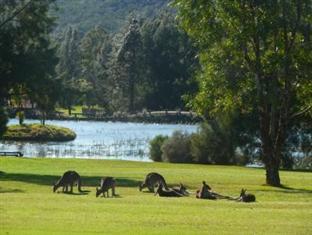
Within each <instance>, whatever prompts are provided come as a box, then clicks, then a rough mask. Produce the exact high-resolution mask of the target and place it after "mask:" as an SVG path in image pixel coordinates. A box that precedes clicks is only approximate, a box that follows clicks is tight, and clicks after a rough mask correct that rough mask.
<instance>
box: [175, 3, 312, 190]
mask: <svg viewBox="0 0 312 235" xmlns="http://www.w3.org/2000/svg"><path fill="white" fill-rule="evenodd" d="M174 5H175V6H176V7H177V8H178V14H179V19H180V20H181V23H182V25H183V27H184V29H185V30H186V31H187V32H188V34H189V35H190V36H191V37H192V39H193V40H194V42H195V43H196V45H197V46H198V47H199V49H200V62H201V66H202V69H201V72H200V73H199V75H198V80H199V84H200V91H199V92H198V94H197V96H196V97H195V98H194V99H193V100H192V101H191V104H192V106H193V108H194V109H196V110H197V111H198V112H199V113H201V114H203V115H205V116H206V117H213V116H216V115H220V113H222V112H228V111H232V110H235V109H239V110H240V111H241V112H242V113H250V112H253V111H256V112H257V114H258V120H259V126H258V128H259V133H260V139H261V143H262V145H261V149H262V154H263V161H264V163H265V166H266V182H267V183H268V184H271V185H275V186H279V185H280V178H279V172H278V169H279V166H280V161H281V154H282V149H283V147H284V145H285V140H286V138H287V133H288V130H289V128H290V126H291V125H292V123H293V122H295V121H296V120H298V118H299V117H302V116H305V117H306V118H307V119H309V120H311V117H312V89H311V72H312V71H311V70H312V69H311V68H312V66H311V65H312V53H311V52H312V50H311V49H312V48H311V47H312V46H311V23H312V16H311V13H312V6H311V5H312V4H311V1H310V0H286V1H269V0H267V1H253V0H251V1H241V0H234V1H230V0H226V1H223V0H222V1H221V0H220V1H218V0H217V1H190V0H176V1H174Z"/></svg>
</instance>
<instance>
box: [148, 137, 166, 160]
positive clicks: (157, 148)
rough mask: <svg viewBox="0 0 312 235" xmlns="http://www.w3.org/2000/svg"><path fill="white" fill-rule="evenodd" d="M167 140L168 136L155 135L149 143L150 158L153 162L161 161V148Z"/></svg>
mask: <svg viewBox="0 0 312 235" xmlns="http://www.w3.org/2000/svg"><path fill="white" fill-rule="evenodd" d="M167 139H168V136H163V135H157V136H156V137H155V138H154V139H152V140H151V141H150V158H151V159H152V160H153V161H155V162H161V161H162V154H163V152H162V150H161V146H162V145H163V143H164V141H165V140H167Z"/></svg>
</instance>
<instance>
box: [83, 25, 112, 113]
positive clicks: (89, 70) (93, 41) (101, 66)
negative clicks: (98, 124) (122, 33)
mask: <svg viewBox="0 0 312 235" xmlns="http://www.w3.org/2000/svg"><path fill="white" fill-rule="evenodd" d="M79 48H80V55H81V67H82V76H83V78H84V79H85V80H87V81H88V82H89V83H90V85H91V87H92V89H90V91H89V92H88V93H87V97H86V102H87V104H90V105H92V104H93V105H94V104H100V105H101V106H105V107H107V106H108V104H109V99H108V97H109V93H110V81H109V80H108V74H107V70H108V63H109V60H110V57H111V50H112V45H111V38H110V36H109V34H108V33H107V32H106V31H105V30H104V29H102V28H101V27H100V26H96V27H95V28H94V29H92V30H90V31H89V32H87V33H86V34H85V35H84V37H83V38H82V40H81V42H80V45H79Z"/></svg>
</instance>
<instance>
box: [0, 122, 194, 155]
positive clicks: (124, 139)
mask: <svg viewBox="0 0 312 235" xmlns="http://www.w3.org/2000/svg"><path fill="white" fill-rule="evenodd" d="M25 123H39V121H37V120H26V121H25ZM10 124H18V120H17V119H11V120H10V121H9V125H10ZM47 124H51V125H57V126H63V127H68V128H70V129H72V130H73V131H74V132H75V133H76V134H77V137H76V139H75V140H73V141H68V142H43V143H38V142H16V141H2V142H0V151H20V152H22V153H23V154H24V156H25V157H51V158H93V159H122V160H134V161H150V159H149V141H150V140H151V139H152V138H154V137H155V136H156V135H171V134H172V133H173V132H174V131H176V130H180V131H182V132H188V133H193V132H196V130H197V126H196V125H184V124H144V123H122V122H98V121H59V120H55V121H47Z"/></svg>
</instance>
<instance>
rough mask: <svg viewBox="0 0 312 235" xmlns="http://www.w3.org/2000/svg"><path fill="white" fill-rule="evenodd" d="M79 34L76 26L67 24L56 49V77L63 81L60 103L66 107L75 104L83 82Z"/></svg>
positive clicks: (82, 89) (69, 107) (82, 88)
mask: <svg viewBox="0 0 312 235" xmlns="http://www.w3.org/2000/svg"><path fill="white" fill-rule="evenodd" d="M79 42H80V35H79V32H78V30H77V29H76V28H74V27H71V26H69V27H68V28H66V30H65V31H64V35H63V40H62V42H61V45H60V46H59V49H58V53H57V54H58V57H59V63H58V64H57V66H56V72H57V75H58V77H59V78H60V79H61V81H62V83H63V100H62V101H61V104H62V105H63V106H65V107H67V108H68V111H69V113H70V114H71V107H72V106H73V105H74V104H77V103H78V101H79V97H81V95H82V93H83V91H84V87H82V86H81V85H82V84H85V83H84V81H81V80H80V79H81V66H80V65H81V64H80V61H81V58H80V53H79Z"/></svg>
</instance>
